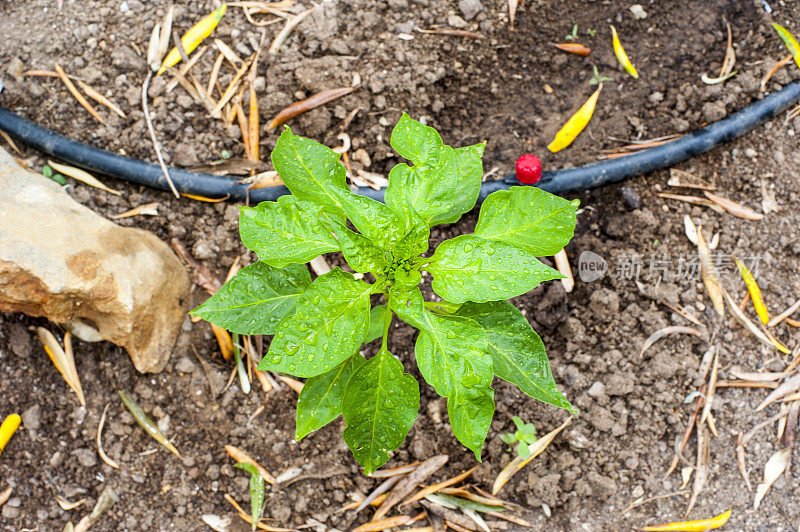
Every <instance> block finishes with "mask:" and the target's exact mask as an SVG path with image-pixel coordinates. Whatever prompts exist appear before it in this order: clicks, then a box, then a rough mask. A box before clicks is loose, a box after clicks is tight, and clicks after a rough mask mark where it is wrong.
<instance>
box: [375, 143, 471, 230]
mask: <svg viewBox="0 0 800 532" xmlns="http://www.w3.org/2000/svg"><path fill="white" fill-rule="evenodd" d="M484 147H485V143H481V144H476V145H474V146H467V147H464V148H458V149H455V150H454V149H453V148H451V147H450V146H442V147H441V148H440V152H439V157H438V158H437V159H436V160H435V161H432V162H430V163H429V164H428V165H425V166H413V167H410V166H408V165H406V164H398V165H397V166H395V167H394V168H392V170H391V172H389V186H388V187H387V189H386V204H387V205H389V206H390V207H392V208H393V209H394V210H396V211H398V212H404V211H407V210H408V209H409V208H410V209H413V210H414V211H416V212H417V213H418V214H419V216H421V217H422V218H423V220H425V222H426V223H427V225H429V226H433V225H436V224H441V223H452V222H455V221H457V220H458V219H459V218H460V217H461V215H462V214H464V213H465V212H468V211H469V210H470V209H472V207H474V206H475V202H476V201H477V200H478V194H479V193H480V188H481V180H482V178H483V165H482V162H481V156H482V155H483V150H484Z"/></svg>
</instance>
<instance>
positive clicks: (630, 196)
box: [620, 187, 642, 210]
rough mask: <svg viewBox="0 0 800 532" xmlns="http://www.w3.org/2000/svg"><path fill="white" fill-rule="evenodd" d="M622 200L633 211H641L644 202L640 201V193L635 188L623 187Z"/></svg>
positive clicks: (621, 189) (621, 190)
mask: <svg viewBox="0 0 800 532" xmlns="http://www.w3.org/2000/svg"><path fill="white" fill-rule="evenodd" d="M620 192H621V193H622V199H623V201H625V204H626V205H627V206H628V207H630V208H631V209H633V210H636V209H639V208H640V207H641V206H642V200H641V199H639V193H638V192H636V189H635V188H633V187H621V188H620Z"/></svg>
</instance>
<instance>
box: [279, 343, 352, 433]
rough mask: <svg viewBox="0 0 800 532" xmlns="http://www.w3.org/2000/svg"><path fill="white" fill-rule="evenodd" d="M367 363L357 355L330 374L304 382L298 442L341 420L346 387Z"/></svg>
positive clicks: (298, 420)
mask: <svg viewBox="0 0 800 532" xmlns="http://www.w3.org/2000/svg"><path fill="white" fill-rule="evenodd" d="M364 362H366V361H365V360H364V357H362V356H361V355H360V354H358V353H356V354H354V355H353V356H352V357H350V358H348V359H347V360H345V361H344V362H342V363H341V364H339V365H338V366H336V367H335V368H333V369H332V370H330V371H328V372H327V373H323V374H322V375H317V376H316V377H311V378H310V379H308V380H307V381H306V382H305V384H304V385H303V389H302V390H301V391H300V396H299V397H298V398H297V428H296V430H295V439H297V440H298V441H299V440H301V439H303V438H305V437H306V435H308V434H309V433H311V432H314V431H315V430H319V429H321V428H322V427H324V426H325V425H327V424H328V423H330V422H331V421H333V420H334V419H336V418H337V417H339V414H341V413H342V396H343V395H344V389H345V386H346V385H347V382H348V381H349V380H350V377H351V376H352V375H353V372H354V371H355V370H357V369H358V368H359V367H361V365H362V364H364Z"/></svg>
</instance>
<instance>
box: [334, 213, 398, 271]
mask: <svg viewBox="0 0 800 532" xmlns="http://www.w3.org/2000/svg"><path fill="white" fill-rule="evenodd" d="M330 224H331V226H332V227H333V228H334V231H336V236H337V238H338V239H339V246H340V247H341V249H342V254H343V255H344V260H346V261H347V264H349V265H350V267H351V268H353V270H355V271H357V272H361V273H367V272H373V273H381V272H383V270H384V269H386V257H385V252H384V251H383V250H382V249H381V248H379V247H378V246H376V245H375V244H373V243H372V241H371V240H369V239H368V238H367V237H365V236H364V235H362V234H360V233H356V232H355V231H351V230H350V229H348V228H347V227H346V226H345V225H344V224H343V223H341V222H338V221H334V220H331V221H330Z"/></svg>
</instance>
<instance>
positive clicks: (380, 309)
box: [363, 305, 386, 344]
mask: <svg viewBox="0 0 800 532" xmlns="http://www.w3.org/2000/svg"><path fill="white" fill-rule="evenodd" d="M385 314H386V305H376V306H374V307H372V310H371V311H370V312H369V330H368V331H367V336H366V337H365V338H364V342H363V343H365V344H368V343H370V342H373V341H375V340H377V339H378V338H380V337H381V336H383V317H384V315H385Z"/></svg>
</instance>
